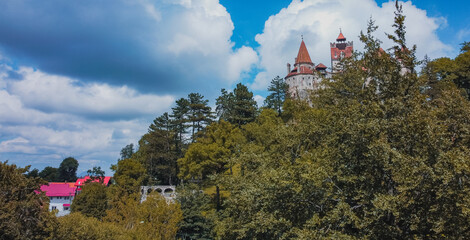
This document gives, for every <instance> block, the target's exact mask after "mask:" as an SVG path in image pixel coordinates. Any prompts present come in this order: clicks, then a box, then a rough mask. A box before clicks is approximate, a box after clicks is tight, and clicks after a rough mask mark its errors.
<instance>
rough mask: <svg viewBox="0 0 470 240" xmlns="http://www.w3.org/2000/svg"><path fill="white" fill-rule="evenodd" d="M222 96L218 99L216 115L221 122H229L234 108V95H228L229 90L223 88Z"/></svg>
mask: <svg viewBox="0 0 470 240" xmlns="http://www.w3.org/2000/svg"><path fill="white" fill-rule="evenodd" d="M220 94H221V95H220V96H219V97H218V98H217V99H216V105H217V107H216V109H215V110H216V113H217V117H219V120H224V121H227V122H229V119H230V116H231V112H232V108H233V97H234V96H233V93H228V92H227V90H225V89H224V88H222V89H221V90H220Z"/></svg>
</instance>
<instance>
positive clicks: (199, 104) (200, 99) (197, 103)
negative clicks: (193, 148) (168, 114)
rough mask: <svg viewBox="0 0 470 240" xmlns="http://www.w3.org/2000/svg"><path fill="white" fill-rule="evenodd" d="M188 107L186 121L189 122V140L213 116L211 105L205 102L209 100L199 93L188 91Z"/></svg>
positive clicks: (193, 139)
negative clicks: (190, 132) (190, 131)
mask: <svg viewBox="0 0 470 240" xmlns="http://www.w3.org/2000/svg"><path fill="white" fill-rule="evenodd" d="M188 101H189V109H188V112H187V119H188V122H190V123H191V129H192V134H191V142H194V141H195V140H196V135H195V134H196V133H198V132H199V131H201V130H202V129H203V128H204V127H205V126H207V125H208V124H210V123H211V122H212V120H213V118H214V116H213V115H212V110H211V107H209V106H208V105H207V104H208V103H209V100H207V99H204V96H202V95H201V94H199V93H190V94H189V95H188Z"/></svg>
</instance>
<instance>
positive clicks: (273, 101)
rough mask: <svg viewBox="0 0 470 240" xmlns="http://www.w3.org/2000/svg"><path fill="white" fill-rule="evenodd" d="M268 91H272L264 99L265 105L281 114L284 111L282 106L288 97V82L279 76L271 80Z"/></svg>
mask: <svg viewBox="0 0 470 240" xmlns="http://www.w3.org/2000/svg"><path fill="white" fill-rule="evenodd" d="M268 91H269V92H271V93H270V94H269V95H268V96H267V97H266V99H265V100H264V105H265V106H266V107H268V108H271V109H274V110H276V111H277V113H278V114H279V115H281V113H282V106H283V104H284V101H285V99H286V94H287V84H286V82H285V81H284V79H283V78H280V77H279V76H277V77H275V78H274V79H273V80H271V84H270V85H269V87H268Z"/></svg>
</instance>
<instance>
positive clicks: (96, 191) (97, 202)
mask: <svg viewBox="0 0 470 240" xmlns="http://www.w3.org/2000/svg"><path fill="white" fill-rule="evenodd" d="M107 208H108V205H107V197H106V186H105V185H103V184H102V183H99V182H89V183H86V184H85V185H84V186H83V187H82V190H81V192H80V193H79V194H77V196H75V198H74V200H73V203H72V206H71V209H72V212H79V213H81V214H83V215H84V216H87V217H94V218H97V219H101V218H103V217H104V216H105V215H106V209H107Z"/></svg>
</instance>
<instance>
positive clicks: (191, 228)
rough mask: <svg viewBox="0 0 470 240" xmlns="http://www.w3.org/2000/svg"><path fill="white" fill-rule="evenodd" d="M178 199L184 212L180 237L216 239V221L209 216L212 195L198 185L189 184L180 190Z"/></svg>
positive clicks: (178, 234)
mask: <svg viewBox="0 0 470 240" xmlns="http://www.w3.org/2000/svg"><path fill="white" fill-rule="evenodd" d="M177 201H178V202H179V203H180V205H181V210H182V213H183V219H182V221H181V222H180V223H179V230H178V233H177V237H178V239H214V236H213V234H212V229H213V227H214V223H213V220H212V219H211V218H210V217H209V216H208V215H209V214H208V212H210V211H211V206H210V204H211V199H210V197H209V196H208V195H207V194H205V193H204V192H203V191H202V190H200V189H199V188H198V187H197V186H195V185H187V186H184V188H181V189H179V190H178V195H177Z"/></svg>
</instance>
